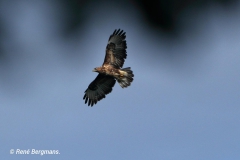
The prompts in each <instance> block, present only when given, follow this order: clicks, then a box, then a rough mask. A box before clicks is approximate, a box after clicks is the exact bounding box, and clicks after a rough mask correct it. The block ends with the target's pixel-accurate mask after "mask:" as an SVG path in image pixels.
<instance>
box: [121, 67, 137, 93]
mask: <svg viewBox="0 0 240 160" xmlns="http://www.w3.org/2000/svg"><path fill="white" fill-rule="evenodd" d="M120 71H122V72H123V77H120V78H119V79H117V81H118V83H119V85H120V86H121V87H122V88H125V87H128V86H130V85H131V82H132V81H133V77H134V74H133V71H132V70H131V68H130V67H127V68H123V69H121V70H120Z"/></svg>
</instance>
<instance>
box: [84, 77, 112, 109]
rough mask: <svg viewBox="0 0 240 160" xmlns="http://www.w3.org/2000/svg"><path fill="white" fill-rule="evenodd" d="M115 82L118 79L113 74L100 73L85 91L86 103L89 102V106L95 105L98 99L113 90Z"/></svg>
mask: <svg viewBox="0 0 240 160" xmlns="http://www.w3.org/2000/svg"><path fill="white" fill-rule="evenodd" d="M115 82H116V80H115V79H114V78H113V77H111V76H106V75H103V74H98V76H97V77H96V78H95V80H94V81H92V83H90V85H89V86H88V88H87V89H86V91H85V95H84V97H83V99H85V104H86V103H87V102H88V106H90V105H91V106H93V105H94V104H96V103H97V102H98V101H100V100H101V99H103V98H105V95H106V94H108V93H110V92H111V91H112V87H113V86H114V85H115Z"/></svg>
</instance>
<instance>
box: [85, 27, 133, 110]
mask: <svg viewBox="0 0 240 160" xmlns="http://www.w3.org/2000/svg"><path fill="white" fill-rule="evenodd" d="M125 34H126V33H125V32H123V30H120V29H118V30H115V31H114V32H113V34H112V35H110V37H109V39H108V44H107V47H106V55H105V59H104V62H103V64H102V66H101V67H96V68H94V70H93V71H94V72H98V73H99V74H98V76H97V77H96V78H95V80H94V81H92V83H90V85H89V86H88V88H87V89H86V91H85V95H84V97H83V99H84V100H85V103H88V106H93V105H94V104H96V103H97V102H98V101H100V100H101V99H103V98H105V95H107V94H108V93H110V92H111V91H112V87H113V86H114V85H115V82H116V80H117V82H118V83H119V85H120V86H121V87H122V88H125V87H128V86H130V85H131V82H132V81H133V77H134V75H133V72H132V70H131V68H130V67H127V68H122V66H123V64H124V61H125V59H126V58H127V51H126V49H127V44H126V40H125V38H126V35H125Z"/></svg>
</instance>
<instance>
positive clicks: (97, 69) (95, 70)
mask: <svg viewBox="0 0 240 160" xmlns="http://www.w3.org/2000/svg"><path fill="white" fill-rule="evenodd" d="M100 71H101V69H100V68H99V67H96V68H94V69H93V72H100Z"/></svg>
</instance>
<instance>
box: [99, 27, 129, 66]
mask: <svg viewBox="0 0 240 160" xmlns="http://www.w3.org/2000/svg"><path fill="white" fill-rule="evenodd" d="M125 34H126V33H125V32H123V30H120V29H118V30H115V31H114V32H113V34H112V35H111V36H110V37H109V40H108V44H107V47H106V55H105V59H104V62H103V65H104V64H105V65H113V66H114V67H115V68H122V66H123V63H124V61H125V59H126V58H127V51H126V49H127V43H126V41H125V38H126V35H125Z"/></svg>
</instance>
